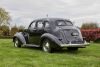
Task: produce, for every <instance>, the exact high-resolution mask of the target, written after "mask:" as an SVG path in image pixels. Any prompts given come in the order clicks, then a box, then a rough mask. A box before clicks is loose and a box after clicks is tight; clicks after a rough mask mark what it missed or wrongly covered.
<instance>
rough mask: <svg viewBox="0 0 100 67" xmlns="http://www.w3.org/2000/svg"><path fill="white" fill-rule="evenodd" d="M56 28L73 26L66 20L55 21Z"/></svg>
mask: <svg viewBox="0 0 100 67" xmlns="http://www.w3.org/2000/svg"><path fill="white" fill-rule="evenodd" d="M56 25H57V26H72V25H73V24H72V23H71V22H70V21H66V20H57V21H56Z"/></svg>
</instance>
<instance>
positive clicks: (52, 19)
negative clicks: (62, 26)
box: [36, 18, 69, 21]
mask: <svg viewBox="0 0 100 67" xmlns="http://www.w3.org/2000/svg"><path fill="white" fill-rule="evenodd" d="M37 20H47V21H55V20H68V19H64V18H40V19H36V21H37ZM68 21H69V20H68Z"/></svg>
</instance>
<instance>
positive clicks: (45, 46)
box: [43, 42, 50, 52]
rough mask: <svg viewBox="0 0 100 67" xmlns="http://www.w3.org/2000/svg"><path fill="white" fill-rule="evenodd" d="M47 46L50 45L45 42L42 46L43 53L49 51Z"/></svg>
mask: <svg viewBox="0 0 100 67" xmlns="http://www.w3.org/2000/svg"><path fill="white" fill-rule="evenodd" d="M49 46H50V44H49V43H48V42H46V43H45V44H44V45H43V50H44V51H45V52H47V51H48V49H49Z"/></svg>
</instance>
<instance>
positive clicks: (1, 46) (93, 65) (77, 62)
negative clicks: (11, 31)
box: [0, 39, 100, 67]
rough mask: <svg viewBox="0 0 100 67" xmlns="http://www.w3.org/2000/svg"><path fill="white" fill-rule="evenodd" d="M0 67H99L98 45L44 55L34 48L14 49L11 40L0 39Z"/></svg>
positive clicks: (99, 53)
mask: <svg viewBox="0 0 100 67" xmlns="http://www.w3.org/2000/svg"><path fill="white" fill-rule="evenodd" d="M0 67H100V44H96V43H92V44H91V45H90V46H88V47H87V48H80V49H79V50H78V51H68V50H62V51H55V52H54V53H45V52H43V51H42V50H41V49H39V48H34V47H32V48H29V47H23V48H15V47H13V43H12V40H11V39H0Z"/></svg>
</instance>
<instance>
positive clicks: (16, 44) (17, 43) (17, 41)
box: [14, 38, 22, 48]
mask: <svg viewBox="0 0 100 67" xmlns="http://www.w3.org/2000/svg"><path fill="white" fill-rule="evenodd" d="M21 45H22V43H21V42H20V40H19V39H18V38H15V40H14V47H19V48H20V47H21Z"/></svg>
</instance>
